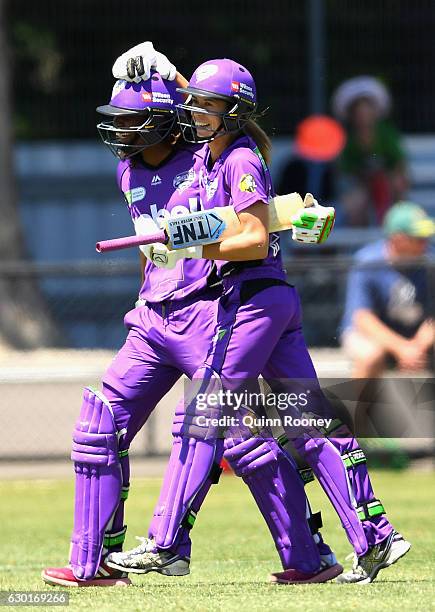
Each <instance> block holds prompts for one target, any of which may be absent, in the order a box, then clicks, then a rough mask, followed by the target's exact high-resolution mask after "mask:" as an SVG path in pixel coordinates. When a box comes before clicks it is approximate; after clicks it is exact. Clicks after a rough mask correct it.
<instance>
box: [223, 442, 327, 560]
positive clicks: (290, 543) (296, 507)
mask: <svg viewBox="0 0 435 612" xmlns="http://www.w3.org/2000/svg"><path fill="white" fill-rule="evenodd" d="M225 448H226V450H225V453H224V457H225V459H226V460H227V461H228V462H229V464H230V465H231V467H232V469H233V470H234V472H235V473H236V475H237V476H241V477H242V478H243V480H244V482H245V483H246V484H247V485H248V487H249V490H250V491H251V494H252V496H253V498H254V500H255V502H256V504H257V506H258V508H259V510H260V512H261V514H262V515H263V517H264V520H265V521H266V524H267V526H268V528H269V531H270V533H271V535H272V538H273V540H274V543H275V546H276V549H277V551H278V554H279V556H280V558H281V563H282V565H283V567H284V568H285V569H287V568H289V567H298V568H301V569H303V570H304V571H307V572H311V571H315V569H317V567H318V565H319V563H320V560H319V554H318V551H317V547H316V545H315V542H314V540H313V538H312V536H311V531H310V528H309V525H308V522H307V500H306V497H305V493H304V487H303V483H302V480H301V478H300V476H299V474H298V472H297V469H296V465H295V463H294V461H293V459H292V458H291V457H290V456H289V455H288V454H287V453H286V452H285V451H284V450H283V449H282V448H281V447H280V446H279V444H278V443H277V442H276V440H274V439H264V438H260V437H254V436H253V437H251V438H248V439H243V440H237V439H233V438H226V439H225Z"/></svg>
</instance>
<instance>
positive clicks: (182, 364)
mask: <svg viewBox="0 0 435 612" xmlns="http://www.w3.org/2000/svg"><path fill="white" fill-rule="evenodd" d="M199 162H200V158H199V157H198V153H197V150H196V148H194V147H188V146H186V147H180V148H176V149H175V150H174V153H173V154H172V156H171V159H170V163H169V162H168V160H166V163H165V164H162V166H161V167H158V168H151V167H148V166H146V165H145V164H143V163H141V162H132V161H123V162H121V163H120V164H119V168H118V180H119V186H120V188H121V190H122V191H123V193H124V196H125V199H126V201H127V204H128V206H129V210H130V214H131V216H132V219H133V222H134V223H135V227H136V228H140V227H141V219H145V220H146V221H147V222H150V221H153V220H154V221H156V222H157V223H158V221H159V219H161V218H165V216H166V215H171V214H174V215H177V214H178V215H179V214H187V213H188V212H189V211H190V210H191V209H195V207H196V206H198V200H197V196H198V172H197V167H198V164H199ZM213 270H214V266H213V264H212V262H209V261H206V260H197V259H189V260H187V259H186V260H182V261H179V262H177V265H176V267H175V268H174V269H173V270H165V269H159V268H156V267H155V266H154V265H153V264H151V263H150V262H149V261H147V264H146V270H145V280H144V283H143V286H142V288H141V291H140V296H141V298H143V299H144V300H146V304H145V305H143V306H141V307H138V308H134V309H133V310H131V311H130V312H128V313H127V314H126V316H125V319H124V322H125V325H126V327H127V328H128V330H129V331H128V335H127V339H126V341H125V344H124V345H123V347H122V348H121V349H120V351H119V352H118V353H117V355H116V357H115V358H114V360H113V361H112V363H111V365H110V367H109V368H108V370H107V371H106V373H105V375H104V377H103V381H102V394H99V393H98V392H94V391H93V390H91V391H89V390H86V391H85V395H84V402H83V407H82V411H81V415H80V419H79V421H78V422H77V426H76V431H75V434H74V435H75V444H76V445H78V446H77V449H78V448H79V447H80V448H84V447H86V448H88V446H86V444H89V443H88V442H87V440H88V438H89V436H90V435H102V433H103V432H106V433H107V430H108V427H109V424H110V422H111V420H110V419H109V422H107V419H106V420H104V419H103V418H102V420H101V423H100V425H98V423H96V424H95V423H94V420H95V417H91V416H89V418H91V419H92V422H91V425H89V423H88V422H87V420H86V418H84V416H83V415H85V416H86V415H87V414H89V415H91V414H97V413H101V414H102V415H103V416H104V414H105V411H106V408H105V407H104V406H107V407H108V408H109V411H110V414H111V415H112V417H111V419H113V423H114V425H115V428H116V431H117V432H118V434H117V439H118V443H117V444H118V449H119V456H120V464H121V480H120V482H119V483H118V484H119V487H120V490H119V491H118V490H117V487H116V486H115V480H113V479H112V483H111V484H110V483H109V482H108V483H107V484H106V485H104V483H105V482H106V481H104V480H103V481H102V484H101V490H100V502H99V503H100V504H101V503H104V504H105V506H106V507H107V508H116V507H117V503H116V499H117V495H120V497H121V502H120V503H119V505H118V508H117V510H116V512H115V514H114V515H113V516H110V515H109V516H108V517H107V518H106V524H107V528H106V529H105V530H104V531H103V533H104V534H105V535H104V548H103V550H102V551H100V552H99V551H93V550H92V549H91V548H89V544H86V543H85V541H84V540H83V537H84V535H85V536H86V537H87V532H84V530H83V527H82V524H83V522H82V519H81V512H82V510H81V507H82V501H81V499H82V497H83V494H82V493H80V489H79V488H77V489H76V490H77V495H76V503H78V506H77V510H76V519H75V529H74V532H73V535H72V545H73V546H72V553H71V557H70V562H71V565H72V567H73V571H74V573H75V575H76V576H77V577H78V578H82V579H91V578H92V577H93V576H94V575H95V572H96V570H97V568H98V564H99V561H100V558H101V555H105V554H106V553H107V551H108V550H112V551H113V550H120V548H121V547H122V542H123V540H124V536H125V530H126V528H125V526H124V525H123V516H124V500H125V499H126V495H127V493H128V487H129V479H130V470H129V460H128V448H129V446H130V443H131V441H132V440H133V438H134V437H135V435H136V434H137V432H138V431H139V430H140V429H141V427H142V426H143V425H144V424H145V423H146V421H147V419H148V417H149V416H150V414H151V412H152V411H153V410H154V408H155V406H156V405H157V403H158V402H159V401H160V400H161V399H162V398H163V397H164V395H165V394H166V393H167V392H168V391H169V390H170V389H171V388H172V387H173V385H174V384H175V382H176V381H177V380H178V379H179V378H180V376H181V375H182V374H186V375H187V376H189V377H192V375H193V374H194V372H195V371H196V370H197V369H198V367H199V366H200V365H201V364H202V363H203V360H204V355H205V354H206V352H207V348H208V344H209V341H210V338H212V337H213V335H214V330H215V325H216V322H215V311H216V303H217V302H216V300H217V298H218V297H219V295H220V294H221V288H220V287H219V286H216V278H215V274H214V273H213ZM209 284H214V285H215V287H214V288H212V287H209ZM83 423H84V424H85V425H86V428H88V427H92V428H93V430H94V429H95V428H96V429H97V431H95V434H90V433H83V434H82V425H83ZM112 427H113V425H112ZM104 440H106V437H104ZM104 443H106V442H104ZM94 444H96V442H94ZM73 458H74V460H75V462H76V473H77V474H78V475H79V474H80V476H79V478H78V481H79V482H80V483H81V482H82V481H84V482H86V478H87V474H88V472H87V468H86V465H87V464H86V463H84V459H83V455H82V454H81V453H79V452H78V450H74V451H73ZM91 460H93V459H91V458H90V455H89V456H88V455H86V461H91ZM109 460H110V459H109ZM83 466H85V467H83ZM82 470H85V471H82ZM100 474H101V473H100ZM103 485H104V486H107V490H106V491H105V490H103ZM80 486H84V485H83V484H80ZM118 499H119V498H118ZM102 516H103V515H102ZM109 519H110V520H109ZM92 520H95V517H94V519H92ZM100 520H101V522H102V524H103V520H102V518H101V516H100ZM76 525H77V527H76ZM101 528H102V527H101ZM89 533H90V534H91V535H92V537H94V533H95V532H94V531H92V530H90V531H89ZM91 535H90V536H89V537H91Z"/></svg>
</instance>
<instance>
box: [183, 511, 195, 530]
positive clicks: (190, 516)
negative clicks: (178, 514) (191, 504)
mask: <svg viewBox="0 0 435 612" xmlns="http://www.w3.org/2000/svg"><path fill="white" fill-rule="evenodd" d="M196 516H197V514H196V512H195V511H194V510H192V509H191V508H190V509H189V510H188V512H187V514H186V516H185V517H184V519H183V520H182V521H181V526H182V527H184V529H187V530H188V531H190V530H191V529H192V527H193V526H194V524H195V521H196Z"/></svg>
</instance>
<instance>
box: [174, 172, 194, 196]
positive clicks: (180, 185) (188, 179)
mask: <svg viewBox="0 0 435 612" xmlns="http://www.w3.org/2000/svg"><path fill="white" fill-rule="evenodd" d="M194 180H195V170H194V169H193V168H190V170H186V172H180V174H177V176H176V177H175V178H174V180H173V181H172V184H173V186H174V188H175V189H177V190H178V192H179V193H183V191H185V190H186V189H187V188H188V187H190V186H191V185H192V184H193V182H194Z"/></svg>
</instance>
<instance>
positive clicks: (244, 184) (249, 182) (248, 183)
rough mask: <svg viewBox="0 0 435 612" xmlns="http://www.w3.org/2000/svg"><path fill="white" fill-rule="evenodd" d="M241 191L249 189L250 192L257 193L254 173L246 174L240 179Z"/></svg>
mask: <svg viewBox="0 0 435 612" xmlns="http://www.w3.org/2000/svg"><path fill="white" fill-rule="evenodd" d="M239 189H240V191H247V192H249V193H255V191H256V189H257V185H256V183H255V179H254V177H253V176H252V174H244V175H243V176H242V178H241V179H240V183H239Z"/></svg>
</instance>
